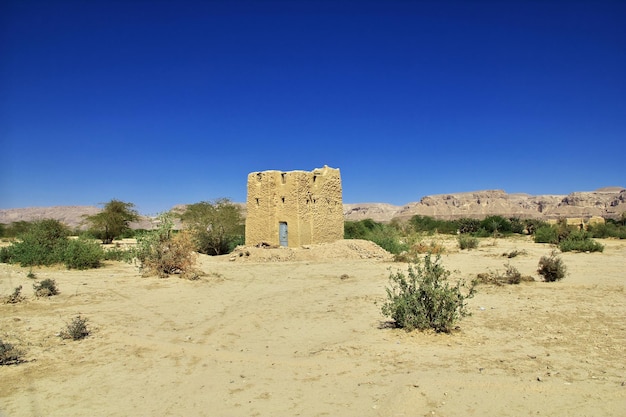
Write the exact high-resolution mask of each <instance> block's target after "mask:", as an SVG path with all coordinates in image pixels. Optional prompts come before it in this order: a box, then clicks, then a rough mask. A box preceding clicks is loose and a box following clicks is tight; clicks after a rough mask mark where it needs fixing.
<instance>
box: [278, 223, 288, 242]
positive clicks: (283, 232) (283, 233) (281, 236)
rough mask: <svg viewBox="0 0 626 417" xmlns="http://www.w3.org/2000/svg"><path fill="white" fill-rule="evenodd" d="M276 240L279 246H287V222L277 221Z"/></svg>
mask: <svg viewBox="0 0 626 417" xmlns="http://www.w3.org/2000/svg"><path fill="white" fill-rule="evenodd" d="M278 240H279V241H280V246H289V245H288V242H289V241H288V240H287V222H280V223H278Z"/></svg>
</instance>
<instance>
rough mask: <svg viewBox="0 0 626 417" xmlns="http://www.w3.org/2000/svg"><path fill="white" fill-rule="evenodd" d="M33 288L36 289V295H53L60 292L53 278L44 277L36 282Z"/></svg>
mask: <svg viewBox="0 0 626 417" xmlns="http://www.w3.org/2000/svg"><path fill="white" fill-rule="evenodd" d="M33 290H35V296H37V297H51V296H53V295H57V294H58V293H59V289H58V288H57V283H56V281H55V280H53V279H44V280H43V281H41V282H36V283H34V284H33Z"/></svg>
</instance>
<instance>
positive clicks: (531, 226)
mask: <svg viewBox="0 0 626 417" xmlns="http://www.w3.org/2000/svg"><path fill="white" fill-rule="evenodd" d="M542 226H549V225H548V223H546V222H545V221H543V220H539V219H525V220H524V228H525V229H526V233H528V234H529V235H531V236H532V235H534V234H535V231H536V230H537V229H539V228H540V227H542Z"/></svg>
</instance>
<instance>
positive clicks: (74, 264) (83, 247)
mask: <svg viewBox="0 0 626 417" xmlns="http://www.w3.org/2000/svg"><path fill="white" fill-rule="evenodd" d="M103 258H104V251H103V249H102V246H101V245H99V244H98V243H96V242H94V241H93V240H90V239H85V238H80V239H72V240H69V241H68V242H67V244H66V245H65V250H64V252H63V263H64V264H65V266H66V267H68V268H70V269H72V268H74V269H89V268H98V267H100V265H101V261H102V259H103Z"/></svg>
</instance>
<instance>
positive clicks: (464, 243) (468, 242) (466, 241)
mask: <svg viewBox="0 0 626 417" xmlns="http://www.w3.org/2000/svg"><path fill="white" fill-rule="evenodd" d="M458 242H459V249H461V250H463V249H476V248H477V247H478V239H477V238H475V237H474V236H469V235H465V234H460V235H459V237H458Z"/></svg>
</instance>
